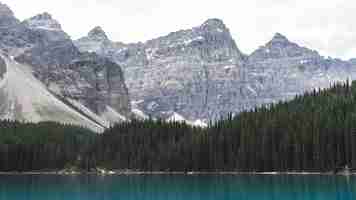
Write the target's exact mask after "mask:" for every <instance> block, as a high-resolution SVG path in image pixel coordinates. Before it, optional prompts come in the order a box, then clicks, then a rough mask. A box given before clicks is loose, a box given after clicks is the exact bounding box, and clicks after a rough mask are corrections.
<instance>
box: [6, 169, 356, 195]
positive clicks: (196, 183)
mask: <svg viewBox="0 0 356 200" xmlns="http://www.w3.org/2000/svg"><path fill="white" fill-rule="evenodd" d="M200 199H201V200H213V199H214V200H230V199H231V200H245V199H246V200H338V199H340V200H355V199H356V177H344V176H316V175H307V176H282V175H281V176H272V175H236V176H233V175H224V176H218V175H209V176H208V175H206V176H205V175H204V176H183V175H149V176H148V175H147V176H135V175H132V176H94V175H93V176H55V175H2V176H0V200H200Z"/></svg>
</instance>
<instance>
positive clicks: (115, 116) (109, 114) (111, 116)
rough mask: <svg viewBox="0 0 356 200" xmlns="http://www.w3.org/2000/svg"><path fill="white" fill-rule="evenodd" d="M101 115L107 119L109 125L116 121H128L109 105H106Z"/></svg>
mask: <svg viewBox="0 0 356 200" xmlns="http://www.w3.org/2000/svg"><path fill="white" fill-rule="evenodd" d="M101 117H102V118H104V119H105V120H107V121H109V122H110V124H111V125H114V124H116V123H120V122H125V121H128V119H127V118H126V117H125V116H123V115H122V114H120V113H118V112H117V111H116V110H115V109H113V108H112V107H110V106H106V110H105V111H104V112H103V113H102V114H101Z"/></svg>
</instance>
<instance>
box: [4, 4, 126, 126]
mask: <svg viewBox="0 0 356 200" xmlns="http://www.w3.org/2000/svg"><path fill="white" fill-rule="evenodd" d="M0 15H2V16H6V17H4V18H0V25H2V26H4V27H5V28H2V26H0V35H1V36H2V37H0V50H2V52H4V54H6V55H8V56H9V57H12V58H14V59H15V60H16V62H19V63H23V64H26V65H29V66H31V71H32V74H33V75H34V77H35V78H36V79H38V80H39V81H41V82H42V83H43V84H44V85H45V86H46V87H47V90H48V91H49V92H50V93H51V94H53V95H55V96H56V97H57V98H58V99H60V100H61V101H65V103H67V104H71V103H73V101H75V103H73V104H75V105H71V106H72V107H75V109H76V110H78V111H80V112H82V113H85V112H86V114H88V112H90V113H89V114H88V115H97V116H94V117H92V118H97V119H96V120H95V121H101V122H103V121H105V123H101V124H105V126H108V123H106V121H110V122H118V121H122V120H123V119H125V118H126V117H130V115H131V108H130V103H129V102H130V101H129V96H128V91H127V88H126V85H125V80H124V77H123V73H122V71H121V68H120V66H119V65H117V64H116V63H114V62H112V61H110V60H109V59H108V58H104V57H101V56H98V55H96V54H95V53H92V54H87V53H80V52H79V50H78V49H77V47H76V46H75V45H74V44H73V42H72V40H71V39H70V37H69V36H68V35H67V34H66V33H65V32H64V31H63V30H62V28H61V25H60V24H59V23H58V21H56V20H55V19H53V18H52V16H51V15H50V14H48V13H43V14H39V15H37V16H35V17H32V18H30V19H28V20H25V21H23V22H19V21H18V20H17V19H16V18H15V17H14V15H13V13H12V12H11V10H10V9H8V7H7V6H5V5H2V4H1V5H0ZM87 108H89V109H87ZM83 109H84V110H83ZM109 111H110V113H111V114H112V115H115V116H120V117H117V119H115V116H112V117H111V118H110V120H109V119H107V118H105V116H104V115H105V114H106V113H108V112H109ZM0 116H1V113H0ZM99 118H105V119H99Z"/></svg>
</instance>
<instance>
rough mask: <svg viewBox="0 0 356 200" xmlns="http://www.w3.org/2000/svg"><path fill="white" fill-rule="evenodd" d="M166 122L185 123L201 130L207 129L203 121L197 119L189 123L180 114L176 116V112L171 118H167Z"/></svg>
mask: <svg viewBox="0 0 356 200" xmlns="http://www.w3.org/2000/svg"><path fill="white" fill-rule="evenodd" d="M166 121H168V122H181V123H183V122H185V123H187V124H188V125H190V126H194V127H201V128H206V127H208V124H206V123H205V122H203V120H200V119H198V120H196V121H194V122H192V121H189V120H187V119H185V118H184V117H183V116H182V115H180V114H178V113H176V112H174V113H173V114H172V116H171V117H169V118H168V119H167V120H166Z"/></svg>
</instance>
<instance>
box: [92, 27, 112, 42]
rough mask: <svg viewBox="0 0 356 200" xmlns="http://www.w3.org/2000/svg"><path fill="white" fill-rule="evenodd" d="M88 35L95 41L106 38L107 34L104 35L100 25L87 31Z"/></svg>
mask: <svg viewBox="0 0 356 200" xmlns="http://www.w3.org/2000/svg"><path fill="white" fill-rule="evenodd" d="M88 37H89V38H90V39H93V40H97V41H102V40H108V36H107V35H106V33H105V31H104V30H103V28H102V27H100V26H96V27H95V28H93V29H92V30H91V31H89V33H88Z"/></svg>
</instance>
